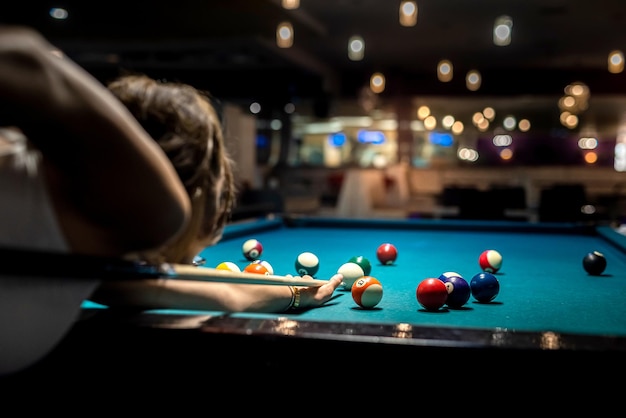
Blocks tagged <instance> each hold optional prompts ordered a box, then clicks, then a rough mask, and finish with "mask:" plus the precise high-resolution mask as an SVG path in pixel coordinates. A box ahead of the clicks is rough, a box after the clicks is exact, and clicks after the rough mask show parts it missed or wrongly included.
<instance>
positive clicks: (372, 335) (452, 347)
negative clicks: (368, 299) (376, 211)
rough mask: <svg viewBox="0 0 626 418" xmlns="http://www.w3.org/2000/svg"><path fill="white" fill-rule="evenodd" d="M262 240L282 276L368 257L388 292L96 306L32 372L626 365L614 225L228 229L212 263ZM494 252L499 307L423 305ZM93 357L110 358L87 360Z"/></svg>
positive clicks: (374, 373) (512, 372) (318, 222)
mask: <svg viewBox="0 0 626 418" xmlns="http://www.w3.org/2000/svg"><path fill="white" fill-rule="evenodd" d="M249 238H255V239H257V240H259V241H260V242H261V243H262V244H263V253H262V255H261V257H260V258H261V259H263V260H266V261H268V262H269V263H270V264H271V265H272V267H273V269H274V273H275V274H278V275H286V274H296V272H295V259H296V256H297V255H298V254H299V253H300V252H305V251H310V252H313V253H315V254H316V255H317V256H318V257H319V260H320V267H319V271H318V272H317V273H316V275H315V277H316V278H318V279H327V278H329V277H330V276H331V275H333V274H334V273H335V272H336V271H337V269H338V267H339V266H340V265H341V264H343V263H345V262H347V261H348V260H349V259H350V258H351V257H353V256H364V257H366V258H368V259H369V261H370V263H371V265H372V270H371V273H370V275H371V276H374V277H376V278H377V279H379V280H380V282H381V283H382V285H383V297H382V299H381V301H380V302H379V303H378V305H376V306H375V307H374V308H373V309H364V308H361V307H359V306H358V305H357V304H356V303H355V302H354V300H353V298H352V297H351V293H350V291H347V290H338V291H337V292H336V294H335V295H334V297H333V298H332V299H331V300H330V301H329V302H328V303H327V304H326V305H325V306H323V307H320V308H317V309H311V310H303V311H290V312H288V313H280V314H228V313H224V312H213V311H209V312H204V311H173V310H155V311H142V312H137V311H121V310H112V309H109V308H107V307H102V306H98V305H95V304H92V303H90V302H89V301H86V302H85V304H84V307H83V314H82V316H81V318H80V320H78V321H77V323H76V324H75V325H74V326H73V328H72V330H71V331H70V332H69V334H68V336H67V337H66V338H65V339H64V340H63V341H62V342H61V344H60V345H59V347H58V348H57V349H56V350H55V351H54V352H53V353H51V355H50V356H49V358H47V359H46V361H43V362H42V363H41V364H40V365H38V367H34V368H33V370H31V371H28V372H26V373H23V375H24V376H26V378H28V376H29V373H31V374H33V373H36V374H37V375H38V376H39V378H41V376H46V375H48V376H50V375H51V374H54V371H56V370H58V368H59V367H61V366H59V364H63V366H62V368H63V372H64V373H71V372H70V371H69V369H70V368H69V366H68V365H69V364H74V365H76V367H74V370H73V372H74V373H77V374H81V373H85V372H84V370H85V365H86V364H89V369H90V370H91V371H90V373H92V372H93V370H97V373H100V374H102V375H106V374H107V373H119V370H124V372H125V373H127V374H128V373H131V372H132V371H136V373H135V375H136V376H137V375H141V376H144V377H147V376H152V377H153V378H154V376H156V375H158V376H176V377H179V374H180V373H186V374H195V375H197V374H198V373H200V374H202V373H204V372H206V373H211V374H213V375H215V373H216V369H215V368H216V367H227V369H228V370H229V371H228V372H227V373H225V374H223V375H222V377H221V378H220V381H221V382H222V383H223V382H224V379H229V376H230V378H232V379H234V380H238V379H241V376H242V373H245V374H246V375H253V374H254V373H263V376H266V378H267V377H269V376H277V379H279V380H280V381H281V382H282V384H284V383H287V382H288V381H289V378H287V377H286V376H289V375H290V374H293V373H294V367H295V363H302V362H311V361H315V360H316V359H319V358H320V357H322V356H329V357H330V358H332V357H335V358H336V360H332V362H333V364H335V366H337V367H342V368H343V370H349V369H350V367H353V366H354V362H355V361H356V359H355V357H356V356H361V357H362V358H371V359H374V360H373V361H374V366H372V368H371V369H370V370H369V371H368V372H367V374H366V376H369V377H380V378H384V377H390V376H391V375H392V374H393V373H397V370H398V368H400V369H401V370H403V372H404V373H407V374H411V373H417V374H420V373H423V370H422V367H424V363H423V361H424V359H425V358H428V359H430V360H429V361H431V360H432V361H433V362H439V365H438V366H437V367H439V368H440V370H441V376H444V377H446V378H449V377H450V376H451V375H454V374H455V373H461V375H465V376H467V375H469V374H471V373H472V370H473V371H474V372H478V371H479V370H481V369H482V367H484V366H481V365H480V364H478V363H475V364H474V365H471V364H467V366H465V363H461V365H460V364H459V362H460V361H462V360H461V358H463V359H467V358H471V356H487V357H488V362H489V364H490V365H489V366H487V369H489V370H491V371H490V372H495V370H496V369H497V370H499V371H500V377H499V378H500V379H504V381H507V379H508V381H513V380H518V379H519V378H520V376H524V375H526V376H530V375H532V376H534V377H536V376H537V375H538V374H545V373H546V372H547V369H546V368H545V366H539V364H544V363H543V361H549V364H550V366H549V369H550V371H551V373H552V372H554V375H553V376H552V377H551V378H550V381H551V382H555V381H560V382H561V384H564V383H566V382H571V381H572V379H573V381H578V380H577V377H578V379H580V378H582V376H584V375H585V373H596V374H599V373H603V372H604V371H606V370H607V369H608V368H610V369H611V370H612V372H611V373H621V372H622V371H623V369H624V365H623V364H624V361H623V360H622V359H623V358H624V357H625V356H626V303H624V300H625V297H626V253H625V251H626V236H624V235H621V234H619V233H617V232H616V231H615V230H614V229H613V228H612V227H610V226H609V225H596V224H587V223H585V224H579V223H559V222H555V223H525V222H517V221H513V222H507V221H462V220H451V219H437V220H433V219H406V220H396V219H394V220H378V219H370V220H364V219H358V220H356V219H337V218H319V217H302V216H275V217H263V218H259V219H254V220H247V221H242V222H237V223H233V224H230V225H228V227H227V228H226V230H225V233H224V237H223V239H222V240H221V241H220V242H219V243H218V244H217V245H215V246H212V247H208V248H206V249H205V250H204V251H202V252H201V254H199V256H200V257H202V258H204V259H205V260H206V265H207V266H210V267H213V266H217V264H218V263H220V262H222V261H231V262H234V263H236V264H238V265H239V266H240V267H241V268H243V267H244V266H245V265H247V264H248V263H249V261H248V260H246V259H245V258H244V256H243V253H242V248H241V247H242V244H243V242H244V241H245V240H247V239H249ZM386 242H389V243H393V244H394V245H395V246H396V248H397V249H398V257H397V259H396V261H395V262H394V263H393V264H391V265H382V264H381V263H380V262H379V261H378V259H377V257H376V249H377V247H378V246H379V245H380V244H382V243H386ZM486 249H496V250H497V251H499V252H500V253H501V254H502V256H503V263H502V267H501V269H500V270H499V271H497V272H496V273H495V275H496V277H497V279H498V280H499V283H500V291H499V293H498V295H497V296H496V297H495V299H493V300H492V301H491V302H489V303H479V302H477V301H476V300H475V299H474V298H473V297H470V300H469V301H468V302H467V303H466V304H465V305H464V306H462V307H461V308H456V309H450V308H447V307H445V306H444V307H443V308H442V309H439V310H437V311H428V310H425V309H423V308H422V306H421V305H420V304H419V303H418V301H417V298H416V288H417V286H418V284H419V283H420V282H421V281H422V280H424V279H425V278H430V277H438V276H439V275H440V274H442V273H444V272H448V271H454V272H457V273H459V274H460V275H462V276H463V277H464V278H465V279H466V280H467V281H468V282H469V281H470V280H471V278H472V277H473V276H474V275H475V274H478V273H480V272H481V269H480V266H479V264H478V257H479V255H480V253H481V252H482V251H484V250H486ZM594 250H595V251H599V252H601V253H603V254H604V255H605V257H606V259H607V261H608V265H607V267H606V270H605V271H604V272H603V274H601V275H597V276H593V275H590V274H588V273H587V272H586V271H585V270H584V269H583V265H582V259H583V257H584V256H585V254H587V253H588V252H590V251H594ZM199 268H201V267H199ZM94 350H96V351H97V352H98V357H99V361H98V362H94V361H93V359H92V358H91V357H89V356H87V355H86V354H85V353H86V352H90V351H91V352H93V351H94ZM446 356H452V357H446ZM450 358H454V359H456V361H452V362H451V361H450V360H449V359H450ZM216 361H217V362H218V363H219V365H218V366H216V364H215V362H216ZM463 361H464V360H463ZM572 364H575V365H576V366H575V372H572V369H571V368H572ZM298 367H302V366H298ZM468 369H469V370H468ZM503 370H506V373H503V372H502V371H503ZM113 371H115V372H113ZM556 375H558V376H559V377H558V379H557V378H555V377H554V376H556ZM599 377H600V376H599V375H598V378H599ZM433 378H434V377H433V376H431V379H433ZM585 379H587V377H585Z"/></svg>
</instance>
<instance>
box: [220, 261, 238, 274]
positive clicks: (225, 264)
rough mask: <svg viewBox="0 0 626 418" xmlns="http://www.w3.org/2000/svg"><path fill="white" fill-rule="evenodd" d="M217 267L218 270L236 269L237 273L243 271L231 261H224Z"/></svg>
mask: <svg viewBox="0 0 626 418" xmlns="http://www.w3.org/2000/svg"><path fill="white" fill-rule="evenodd" d="M215 268H216V269H218V270H228V271H234V272H235V273H239V272H241V269H240V268H239V266H238V265H237V264H235V263H233V262H231V261H222V262H221V263H219V264H218V265H217V267H215Z"/></svg>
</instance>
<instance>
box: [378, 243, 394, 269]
mask: <svg viewBox="0 0 626 418" xmlns="http://www.w3.org/2000/svg"><path fill="white" fill-rule="evenodd" d="M376 257H377V258H378V261H380V262H381V264H383V265H389V264H393V263H394V262H395V261H396V259H397V258H398V249H397V248H396V247H395V246H394V245H393V244H390V243H384V244H381V245H379V246H378V249H377V250H376Z"/></svg>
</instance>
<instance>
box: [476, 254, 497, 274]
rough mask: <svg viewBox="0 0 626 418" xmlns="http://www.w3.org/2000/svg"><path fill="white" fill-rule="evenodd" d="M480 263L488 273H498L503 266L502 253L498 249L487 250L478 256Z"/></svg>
mask: <svg viewBox="0 0 626 418" xmlns="http://www.w3.org/2000/svg"><path fill="white" fill-rule="evenodd" d="M478 264H479V265H480V268H481V269H482V270H483V271H486V272H487V273H496V272H497V271H498V270H500V269H501V268H502V254H500V253H499V252H498V251H496V250H485V251H483V252H482V253H481V254H480V256H479V257H478Z"/></svg>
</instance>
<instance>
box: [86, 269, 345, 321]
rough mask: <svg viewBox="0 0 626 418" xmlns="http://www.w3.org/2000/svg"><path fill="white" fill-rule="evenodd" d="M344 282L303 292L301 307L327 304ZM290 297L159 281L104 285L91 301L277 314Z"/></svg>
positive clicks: (279, 290) (275, 291)
mask: <svg viewBox="0 0 626 418" xmlns="http://www.w3.org/2000/svg"><path fill="white" fill-rule="evenodd" d="M342 279H343V276H342V275H341V274H335V275H334V276H333V277H331V279H330V280H329V281H328V283H326V284H324V285H322V286H319V287H303V288H301V291H300V307H301V308H315V307H318V306H321V305H323V304H325V303H326V302H328V301H329V300H330V298H331V297H332V295H333V292H334V291H335V290H336V289H337V287H338V286H339V285H340V284H341V281H342ZM291 295H292V294H291V290H290V289H289V287H288V286H273V285H249V284H231V283H216V282H198V281H188V280H178V279H160V280H141V281H139V280H138V281H129V282H123V283H122V282H109V283H104V284H102V285H101V286H100V287H99V288H98V290H96V292H95V293H94V294H93V295H92V297H91V298H90V299H91V300H92V301H94V302H97V303H101V304H104V305H108V306H117V305H119V306H125V307H128V306H136V307H140V308H145V309H159V308H163V309H191V310H209V311H212V310H215V311H227V312H275V313H278V312H284V311H285V310H286V309H287V308H288V306H289V303H290V302H291Z"/></svg>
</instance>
